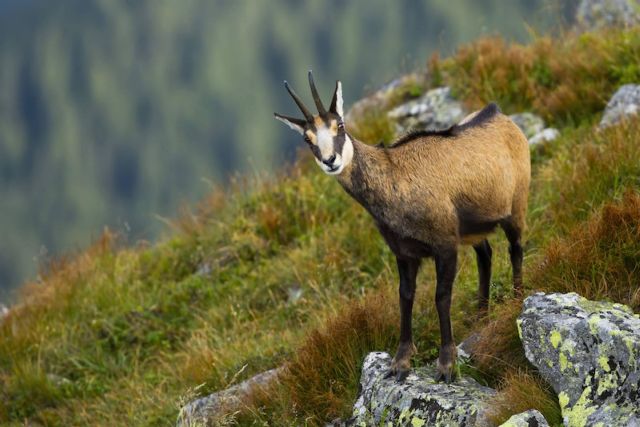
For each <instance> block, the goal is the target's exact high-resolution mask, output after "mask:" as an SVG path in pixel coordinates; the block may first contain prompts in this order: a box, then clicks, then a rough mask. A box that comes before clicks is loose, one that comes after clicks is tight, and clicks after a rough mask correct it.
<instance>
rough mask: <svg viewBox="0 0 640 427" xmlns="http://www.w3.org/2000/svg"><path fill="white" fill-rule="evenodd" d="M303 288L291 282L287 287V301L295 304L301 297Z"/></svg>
mask: <svg viewBox="0 0 640 427" xmlns="http://www.w3.org/2000/svg"><path fill="white" fill-rule="evenodd" d="M303 293H304V291H303V289H302V288H301V287H300V285H298V284H293V285H291V286H289V287H288V288H287V303H288V304H296V303H297V302H298V301H300V298H302V294H303Z"/></svg>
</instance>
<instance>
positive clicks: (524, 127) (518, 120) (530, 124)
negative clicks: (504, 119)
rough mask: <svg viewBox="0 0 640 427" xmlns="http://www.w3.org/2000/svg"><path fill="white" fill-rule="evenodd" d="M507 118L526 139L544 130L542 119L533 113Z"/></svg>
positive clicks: (512, 115)
mask: <svg viewBox="0 0 640 427" xmlns="http://www.w3.org/2000/svg"><path fill="white" fill-rule="evenodd" d="M509 118H510V119H511V120H513V122H514V123H515V124H517V125H518V127H519V128H520V130H521V131H522V133H524V136H526V137H527V139H529V138H531V137H533V136H534V135H536V134H539V133H540V132H542V131H543V130H544V120H542V117H540V116H537V115H535V114H533V113H529V112H526V113H518V114H511V115H510V116H509Z"/></svg>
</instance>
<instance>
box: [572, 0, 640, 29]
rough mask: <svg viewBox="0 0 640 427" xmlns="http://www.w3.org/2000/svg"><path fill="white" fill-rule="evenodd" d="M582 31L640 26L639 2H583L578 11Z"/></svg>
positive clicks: (622, 0) (599, 0) (595, 0)
mask: <svg viewBox="0 0 640 427" xmlns="http://www.w3.org/2000/svg"><path fill="white" fill-rule="evenodd" d="M576 21H577V26H578V28H579V29H581V30H585V31H588V30H593V29H597V28H604V27H624V26H627V27H629V26H633V25H638V24H640V4H639V3H638V0H582V2H580V5H579V6H578V9H577V11H576Z"/></svg>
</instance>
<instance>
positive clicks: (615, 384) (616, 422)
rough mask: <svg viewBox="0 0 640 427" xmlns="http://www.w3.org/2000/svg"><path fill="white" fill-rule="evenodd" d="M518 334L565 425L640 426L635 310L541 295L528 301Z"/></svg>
mask: <svg viewBox="0 0 640 427" xmlns="http://www.w3.org/2000/svg"><path fill="white" fill-rule="evenodd" d="M518 331H519V333H520V338H521V339H522V344H523V346H524V350H525V354H526V356H527V359H529V361H530V362H531V363H532V364H534V365H535V366H536V367H537V368H538V370H539V371H540V374H541V375H542V377H543V378H544V379H545V380H546V381H548V382H549V383H550V384H551V385H552V386H553V388H554V390H555V391H556V393H557V394H558V399H559V402H560V406H561V408H562V416H563V418H564V422H565V425H567V426H584V425H591V426H595V425H602V426H638V425H640V405H639V404H638V402H640V317H638V316H637V315H634V314H633V312H632V311H631V309H630V308H628V307H626V306H623V305H621V304H613V303H607V302H593V301H589V300H587V299H585V298H583V297H581V296H579V295H577V294H575V293H569V294H548V295H545V294H543V293H538V294H535V295H533V296H530V297H528V298H527V299H526V300H525V301H524V309H523V312H522V314H521V315H520V317H519V318H518Z"/></svg>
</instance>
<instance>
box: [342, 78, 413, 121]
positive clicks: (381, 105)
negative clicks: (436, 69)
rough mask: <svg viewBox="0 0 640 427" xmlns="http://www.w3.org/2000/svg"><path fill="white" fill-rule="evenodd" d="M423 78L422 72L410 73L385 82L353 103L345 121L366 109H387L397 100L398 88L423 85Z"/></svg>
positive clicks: (351, 119)
mask: <svg viewBox="0 0 640 427" xmlns="http://www.w3.org/2000/svg"><path fill="white" fill-rule="evenodd" d="M424 79H425V76H424V75H423V74H419V73H411V74H407V75H404V76H402V77H399V78H397V79H395V80H393V81H391V82H389V83H387V84H386V85H384V86H382V87H381V88H380V89H378V90H377V91H375V92H374V93H372V94H371V95H369V96H367V97H365V98H362V99H361V100H359V101H357V102H356V103H355V104H353V106H352V107H351V108H350V109H349V111H347V114H346V117H345V121H346V122H347V123H350V122H352V121H354V120H355V118H356V117H359V116H361V115H362V114H364V112H365V111H367V110H372V109H379V110H388V109H389V108H390V107H391V106H392V103H394V102H397V91H398V88H400V87H402V86H408V85H417V86H423V85H424V84H425V81H424Z"/></svg>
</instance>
